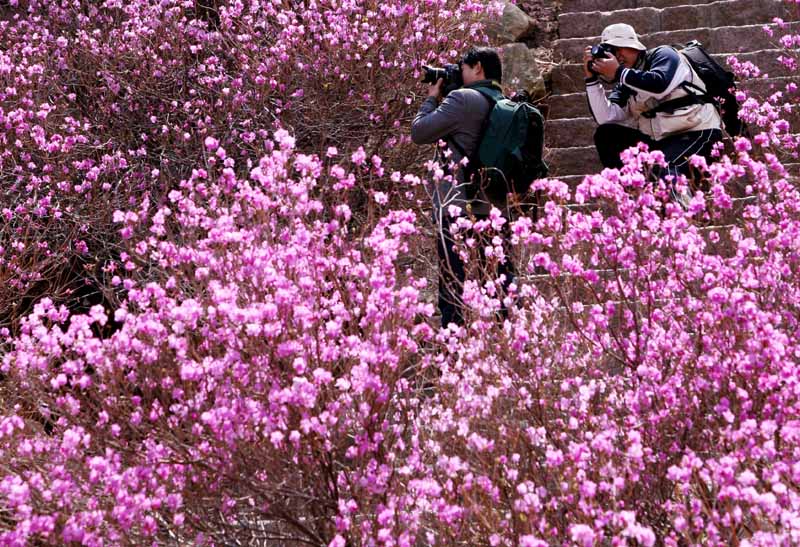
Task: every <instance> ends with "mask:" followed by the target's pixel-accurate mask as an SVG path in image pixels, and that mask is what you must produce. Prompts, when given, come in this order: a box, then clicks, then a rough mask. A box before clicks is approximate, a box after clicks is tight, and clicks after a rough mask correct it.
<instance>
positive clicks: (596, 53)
mask: <svg viewBox="0 0 800 547" xmlns="http://www.w3.org/2000/svg"><path fill="white" fill-rule="evenodd" d="M616 52H617V48H615V47H614V46H610V45H608V44H597V45H596V46H592V51H591V55H592V59H605V58H606V57H608V56H609V55H610V56H612V57H613V56H614V53H616ZM593 64H594V62H593V61H589V70H591V71H592V73H594V74H597V72H596V71H595V69H594V66H592V65H593Z"/></svg>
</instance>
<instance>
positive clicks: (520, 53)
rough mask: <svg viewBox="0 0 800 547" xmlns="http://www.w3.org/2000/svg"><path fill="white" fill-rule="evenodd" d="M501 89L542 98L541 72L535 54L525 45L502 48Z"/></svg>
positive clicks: (511, 45) (543, 85)
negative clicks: (526, 92) (518, 91)
mask: <svg viewBox="0 0 800 547" xmlns="http://www.w3.org/2000/svg"><path fill="white" fill-rule="evenodd" d="M501 50H502V56H503V87H505V88H506V90H507V91H509V92H513V91H515V90H518V89H525V90H527V91H528V93H530V94H531V96H532V97H533V98H541V97H544V95H545V93H546V89H545V83H544V77H543V76H542V70H541V68H540V66H539V64H538V62H537V59H536V53H535V51H534V50H532V49H528V46H526V45H525V44H521V43H517V44H506V45H505V46H502V48H501Z"/></svg>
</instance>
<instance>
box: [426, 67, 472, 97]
mask: <svg viewBox="0 0 800 547" xmlns="http://www.w3.org/2000/svg"><path fill="white" fill-rule="evenodd" d="M422 71H423V75H422V83H424V84H435V83H436V82H437V80H439V78H441V79H442V80H444V81H443V82H442V88H443V89H442V94H443V95H447V94H448V93H450V92H451V91H453V90H454V89H458V88H459V87H461V86H462V85H464V80H463V78H461V65H460V64H450V65H444V67H442V68H438V67H433V66H428V65H422Z"/></svg>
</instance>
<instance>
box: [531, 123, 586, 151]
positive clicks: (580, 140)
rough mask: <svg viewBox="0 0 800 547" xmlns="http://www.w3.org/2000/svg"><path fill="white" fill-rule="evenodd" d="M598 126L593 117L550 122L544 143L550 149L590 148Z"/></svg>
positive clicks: (546, 127) (547, 125)
mask: <svg viewBox="0 0 800 547" xmlns="http://www.w3.org/2000/svg"><path fill="white" fill-rule="evenodd" d="M595 129H597V124H596V123H595V121H594V119H593V118H591V117H583V118H560V119H556V120H548V121H547V124H546V125H545V132H544V142H545V145H546V146H549V147H550V148H554V149H556V148H566V147H575V146H590V145H591V144H593V142H594V141H593V140H592V136H593V135H594V131H595Z"/></svg>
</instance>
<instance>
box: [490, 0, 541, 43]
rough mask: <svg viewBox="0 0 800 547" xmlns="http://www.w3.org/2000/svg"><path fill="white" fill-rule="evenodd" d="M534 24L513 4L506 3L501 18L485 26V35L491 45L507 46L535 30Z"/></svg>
mask: <svg viewBox="0 0 800 547" xmlns="http://www.w3.org/2000/svg"><path fill="white" fill-rule="evenodd" d="M535 26H536V22H535V21H534V20H533V19H531V18H530V17H528V15H527V14H526V13H525V12H524V11H522V10H521V9H519V8H518V7H517V6H515V5H514V4H510V3H506V4H505V6H504V8H503V16H502V17H500V18H499V19H493V20H490V21H488V22H487V24H486V33H487V34H488V35H489V38H490V39H491V41H492V43H495V44H508V43H511V42H517V41H519V40H522V39H523V38H525V37H526V35H527V34H528V33H529V32H530V31H531V30H533V29H534V28H535Z"/></svg>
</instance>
